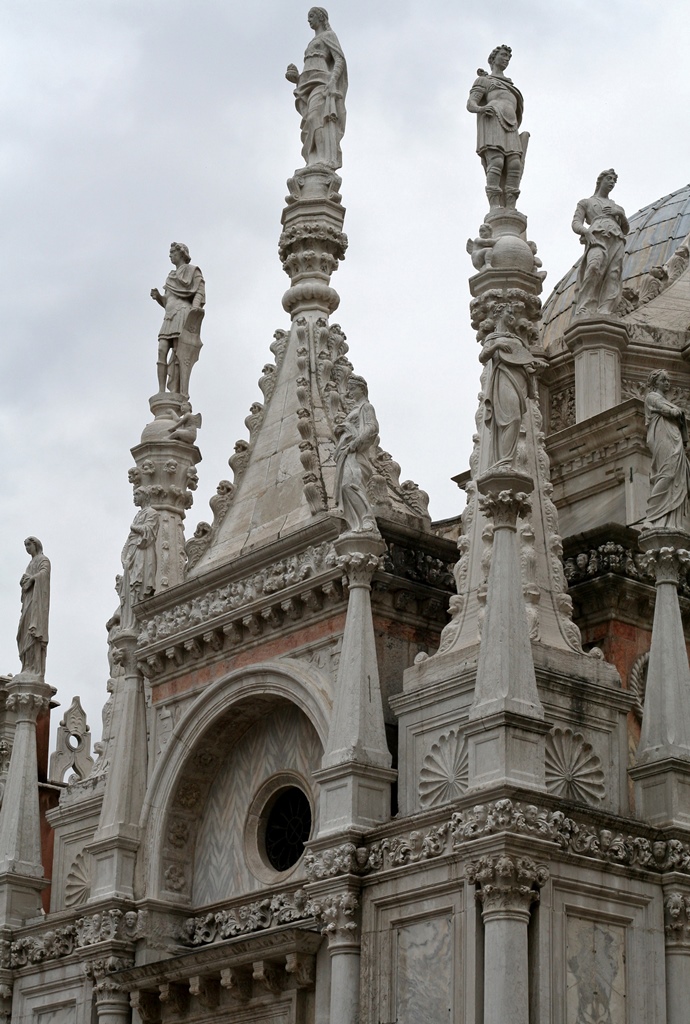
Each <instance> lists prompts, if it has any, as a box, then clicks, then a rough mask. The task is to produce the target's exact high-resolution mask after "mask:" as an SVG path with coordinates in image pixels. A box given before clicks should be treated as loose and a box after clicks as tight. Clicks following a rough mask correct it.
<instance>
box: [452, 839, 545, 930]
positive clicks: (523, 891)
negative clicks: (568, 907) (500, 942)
mask: <svg viewBox="0 0 690 1024" xmlns="http://www.w3.org/2000/svg"><path fill="white" fill-rule="evenodd" d="M465 875H466V877H467V880H468V882H470V884H472V885H479V886H480V889H479V891H478V892H477V893H476V899H477V902H478V903H481V904H482V916H483V917H484V920H485V921H487V920H488V919H490V918H491V916H492V915H494V914H498V913H500V914H501V915H506V914H513V915H515V916H516V917H529V911H530V907H531V906H532V904H533V903H537V902H538V901H539V892H538V889H540V888H541V887H542V886H543V885H545V884H546V882H547V881H548V878H549V871H548V868H547V867H546V866H545V865H544V864H539V865H537V864H535V862H534V861H533V860H532V859H531V857H513V856H508V855H506V854H500V855H487V856H485V857H480V858H479V860H477V861H470V863H469V864H467V865H466V867H465Z"/></svg>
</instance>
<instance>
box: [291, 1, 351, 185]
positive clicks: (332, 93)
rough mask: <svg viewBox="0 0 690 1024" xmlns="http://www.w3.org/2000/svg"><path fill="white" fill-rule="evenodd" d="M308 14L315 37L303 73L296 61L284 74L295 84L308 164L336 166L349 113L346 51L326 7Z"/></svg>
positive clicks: (303, 151)
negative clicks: (331, 23)
mask: <svg viewBox="0 0 690 1024" xmlns="http://www.w3.org/2000/svg"><path fill="white" fill-rule="evenodd" d="M307 18H308V21H309V25H310V27H311V28H312V29H313V30H314V38H313V39H312V40H311V42H310V43H309V44H308V46H307V48H306V50H305V52H304V69H303V71H302V73H301V74H300V72H299V70H298V68H297V67H296V65H294V64H289V65H288V68H287V71H286V72H285V77H286V78H287V80H288V82H292V83H293V84H294V86H295V106H296V107H297V111H298V113H299V114H300V116H301V118H302V125H301V132H302V156H303V157H304V162H305V164H306V165H307V166H312V165H318V166H323V167H329V168H332V169H333V170H336V169H337V168H338V167H342V165H343V158H342V153H341V151H340V142H341V140H342V137H343V135H344V133H345V116H346V111H345V97H346V95H347V65H346V63H345V54H344V53H343V50H342V47H341V45H340V43H339V42H338V37H337V36H336V34H335V32H334V31H333V29H332V28H331V26H330V24H329V22H328V12H327V11H326V10H324V8H323V7H312V8H311V10H310V11H309V14H308V15H307Z"/></svg>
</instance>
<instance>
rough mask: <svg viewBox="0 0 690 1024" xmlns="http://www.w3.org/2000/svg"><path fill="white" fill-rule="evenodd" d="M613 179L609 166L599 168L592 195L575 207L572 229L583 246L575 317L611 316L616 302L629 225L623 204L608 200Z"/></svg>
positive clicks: (617, 304) (616, 306) (619, 298)
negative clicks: (603, 168) (602, 168)
mask: <svg viewBox="0 0 690 1024" xmlns="http://www.w3.org/2000/svg"><path fill="white" fill-rule="evenodd" d="M617 181H618V175H617V174H616V172H615V171H614V170H613V168H610V169H609V170H606V171H602V172H601V174H600V175H599V177H598V178H597V183H596V186H595V189H594V195H593V196H590V198H589V199H581V200H580V202H579V203H578V204H577V208H576V209H575V215H574V217H573V223H572V228H573V231H574V232H575V234H577V235H579V236H580V242H581V243H582V245H584V247H585V252H584V255H583V257H582V260H581V262H580V266H579V269H578V272H577V299H576V303H575V315H576V316H589V317H593V316H602V315H603V316H613V315H615V313H616V310H617V309H618V307H619V305H620V301H621V296H622V274H623V256H624V255H625V236H626V235H627V234H628V231H629V230H630V225H629V224H628V219H627V217H626V216H625V210H624V209H623V207H622V206H618V205H617V204H616V203H614V202H613V200H611V199H609V194H610V192H611V190H612V189H613V187H614V185H615V184H616V182H617Z"/></svg>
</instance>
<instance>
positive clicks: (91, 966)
mask: <svg viewBox="0 0 690 1024" xmlns="http://www.w3.org/2000/svg"><path fill="white" fill-rule="evenodd" d="M133 966H134V960H132V959H131V958H129V957H121V956H108V957H100V958H99V959H98V960H91V961H89V963H87V964H84V974H85V975H86V977H87V978H90V979H91V981H92V982H93V987H94V992H95V993H96V1002H97V1003H98V1002H101V1001H110V1000H111V999H112V997H113V996H119V997H120V998H121V1000H122V1001H123V1002H124V1003H125V1004H126V1001H127V993H126V992H124V991H123V990H122V988H121V986H120V985H119V984H118V982H117V981H116V980H115V979H114V978H113V977H112V975H113V974H115V972H116V971H126V970H127V969H128V968H130V967H133Z"/></svg>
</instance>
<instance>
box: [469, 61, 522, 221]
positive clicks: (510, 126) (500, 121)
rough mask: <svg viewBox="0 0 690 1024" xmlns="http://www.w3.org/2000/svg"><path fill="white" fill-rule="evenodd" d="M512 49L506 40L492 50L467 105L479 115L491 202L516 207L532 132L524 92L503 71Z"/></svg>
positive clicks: (480, 147) (480, 149)
mask: <svg viewBox="0 0 690 1024" xmlns="http://www.w3.org/2000/svg"><path fill="white" fill-rule="evenodd" d="M512 53H513V51H512V50H511V48H510V47H509V46H506V45H505V43H503V44H501V46H497V47H495V49H493V50H492V51H491V53H490V54H489V67H490V68H491V72H490V73H489V74H487V72H486V71H482V70H481V68H480V69H479V71H478V72H477V74H478V76H479V77H478V78H477V79H476V80H475V83H474V85H473V86H472V88H471V90H470V98H469V99H468V101H467V109H468V110H469V112H470V114H476V115H477V153H478V154H479V156H480V158H481V161H482V165H483V167H484V171H485V172H486V194H487V197H488V199H489V206H492V207H494V206H507V207H510V208H512V209H515V203H516V202H517V198H518V196H519V195H520V181H521V180H522V172H523V169H524V165H525V153H526V152H527V143H528V141H529V132H522V133H520V132H518V128H519V127H520V124H521V123H522V109H523V99H522V93H521V92H520V90H519V89H518V88H517V86H515V85H514V84H513V82H512V80H511V79H510V78H508V77H507V76H506V75H505V74H504V72H505V69H506V68H507V67H508V63H509V61H510V58H511V56H512Z"/></svg>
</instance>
